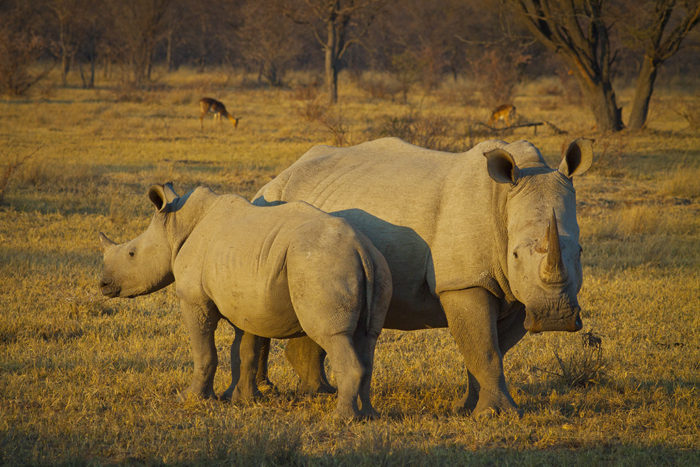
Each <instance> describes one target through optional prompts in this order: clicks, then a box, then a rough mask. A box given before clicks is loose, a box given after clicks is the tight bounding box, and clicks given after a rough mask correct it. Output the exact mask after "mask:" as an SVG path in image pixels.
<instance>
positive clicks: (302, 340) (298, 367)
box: [284, 336, 335, 394]
mask: <svg viewBox="0 0 700 467" xmlns="http://www.w3.org/2000/svg"><path fill="white" fill-rule="evenodd" d="M284 353H285V355H286V356H287V360H289V363H291V364H292V367H293V368H294V371H296V373H297V374H298V375H299V378H301V384H300V387H299V389H300V390H301V391H302V392H306V393H309V394H314V393H319V392H320V393H328V394H333V393H334V392H335V388H334V387H333V386H331V384H330V383H329V382H328V379H327V378H326V371H325V369H324V367H323V361H324V360H325V358H326V351H325V350H323V348H322V347H321V346H320V345H318V344H317V343H316V342H314V341H313V340H312V339H311V338H309V337H307V336H304V337H297V338H294V339H289V341H288V342H287V347H286V348H285V351H284Z"/></svg>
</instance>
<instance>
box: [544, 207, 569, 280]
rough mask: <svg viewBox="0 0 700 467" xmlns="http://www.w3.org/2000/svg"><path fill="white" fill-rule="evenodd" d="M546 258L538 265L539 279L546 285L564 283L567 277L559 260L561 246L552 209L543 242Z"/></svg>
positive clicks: (555, 217) (560, 259)
mask: <svg viewBox="0 0 700 467" xmlns="http://www.w3.org/2000/svg"><path fill="white" fill-rule="evenodd" d="M544 244H545V245H546V251H547V256H545V257H544V258H542V262H541V263H540V278H541V279H542V281H543V282H547V283H561V282H566V279H567V275H566V270H565V269H564V263H563V262H562V258H561V245H560V244H559V229H558V228H557V216H556V215H555V214H554V210H553V209H552V217H551V219H549V224H548V225H547V233H546V234H545V241H544Z"/></svg>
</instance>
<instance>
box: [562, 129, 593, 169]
mask: <svg viewBox="0 0 700 467" xmlns="http://www.w3.org/2000/svg"><path fill="white" fill-rule="evenodd" d="M592 163H593V140H592V139H588V138H579V139H576V140H574V141H573V142H572V143H571V144H570V145H569V147H568V148H567V149H566V152H565V153H564V157H562V160H561V163H560V164H559V172H561V173H563V174H564V175H566V176H567V177H569V178H573V176H574V175H581V174H582V173H584V172H585V171H586V170H588V169H589V168H590V167H591V164H592Z"/></svg>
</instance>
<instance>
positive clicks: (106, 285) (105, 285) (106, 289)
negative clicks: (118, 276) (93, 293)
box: [100, 280, 122, 298]
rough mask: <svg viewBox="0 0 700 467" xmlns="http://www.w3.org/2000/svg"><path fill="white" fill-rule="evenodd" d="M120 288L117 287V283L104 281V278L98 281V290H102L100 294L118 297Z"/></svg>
mask: <svg viewBox="0 0 700 467" xmlns="http://www.w3.org/2000/svg"><path fill="white" fill-rule="evenodd" d="M121 291H122V288H121V287H119V286H118V285H115V284H114V283H113V282H111V281H106V280H101V281H100V292H102V295H104V296H106V297H109V298H115V297H118V296H119V294H120V293H121Z"/></svg>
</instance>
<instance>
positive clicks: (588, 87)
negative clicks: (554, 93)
mask: <svg viewBox="0 0 700 467" xmlns="http://www.w3.org/2000/svg"><path fill="white" fill-rule="evenodd" d="M507 2H508V3H509V4H510V5H513V6H514V7H515V8H516V9H517V10H518V11H519V13H520V14H521V15H522V18H523V19H524V20H525V25H526V26H527V28H528V29H529V30H530V32H531V33H532V34H533V35H534V36H535V38H537V39H538V40H539V41H540V42H541V43H543V44H544V45H545V46H546V47H547V48H549V49H550V50H552V51H553V52H555V53H558V54H560V55H561V56H562V57H563V58H564V60H565V61H566V63H567V64H568V65H569V67H570V69H571V70H572V72H573V73H574V75H575V76H576V78H577V79H578V82H579V85H580V87H581V90H582V92H583V94H584V96H585V97H586V100H587V101H588V102H589V105H590V107H591V110H592V111H593V115H594V117H595V119H596V123H597V125H598V129H599V130H601V131H618V130H621V129H622V128H624V125H623V123H622V112H621V109H620V108H619V107H618V106H617V101H616V98H615V91H614V89H613V86H612V77H613V74H612V70H611V67H612V64H613V61H614V59H615V54H614V53H613V51H612V48H611V41H610V36H609V31H610V25H609V24H607V23H606V21H605V16H604V14H605V11H604V9H605V7H606V6H607V3H608V2H607V1H606V0H507Z"/></svg>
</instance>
